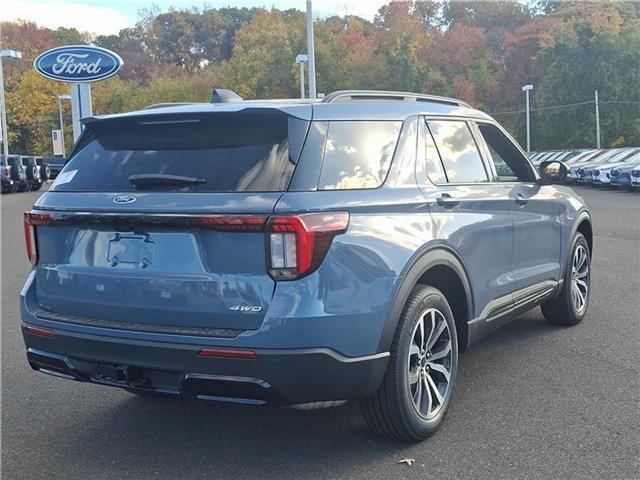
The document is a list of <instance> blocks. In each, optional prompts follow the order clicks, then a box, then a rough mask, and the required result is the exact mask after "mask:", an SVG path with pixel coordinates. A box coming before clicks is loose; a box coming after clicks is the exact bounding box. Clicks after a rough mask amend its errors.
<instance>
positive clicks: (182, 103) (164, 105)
mask: <svg viewBox="0 0 640 480" xmlns="http://www.w3.org/2000/svg"><path fill="white" fill-rule="evenodd" d="M181 105H195V102H175V103H173V102H166V103H154V104H153V105H147V106H146V107H144V108H143V109H142V110H153V109H154V108H164V107H179V106H181Z"/></svg>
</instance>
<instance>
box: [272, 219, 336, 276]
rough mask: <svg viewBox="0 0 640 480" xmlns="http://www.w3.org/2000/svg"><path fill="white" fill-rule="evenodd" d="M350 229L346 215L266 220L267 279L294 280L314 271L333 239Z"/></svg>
mask: <svg viewBox="0 0 640 480" xmlns="http://www.w3.org/2000/svg"><path fill="white" fill-rule="evenodd" d="M348 226H349V214H348V213H347V212H335V213H331V212H323V213H306V214H303V215H276V216H273V217H270V218H269V221H268V222H267V226H266V230H267V233H268V237H267V240H268V242H269V248H268V252H269V275H271V277H272V278H274V279H275V280H293V279H296V278H300V277H302V276H304V275H307V274H309V273H311V272H313V271H314V270H316V269H317V268H318V267H319V266H320V264H321V263H322V261H323V260H324V257H325V255H326V254H327V251H328V250H329V247H330V246H331V242H332V241H333V237H335V236H336V235H339V234H341V233H344V232H345V231H346V230H347V227H348Z"/></svg>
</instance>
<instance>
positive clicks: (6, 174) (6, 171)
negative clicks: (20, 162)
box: [0, 154, 18, 193]
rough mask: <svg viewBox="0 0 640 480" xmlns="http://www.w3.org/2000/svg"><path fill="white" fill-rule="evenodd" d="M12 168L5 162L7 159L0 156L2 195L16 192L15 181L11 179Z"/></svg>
mask: <svg viewBox="0 0 640 480" xmlns="http://www.w3.org/2000/svg"><path fill="white" fill-rule="evenodd" d="M12 170H13V168H12V166H11V165H9V163H8V162H7V158H6V157H5V156H4V155H3V154H0V174H1V175H2V193H13V192H15V191H17V189H18V187H17V184H16V182H17V180H14V177H13V171H12Z"/></svg>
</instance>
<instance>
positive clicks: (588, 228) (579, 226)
mask: <svg viewBox="0 0 640 480" xmlns="http://www.w3.org/2000/svg"><path fill="white" fill-rule="evenodd" d="M576 232H580V233H581V234H582V235H584V238H585V240H586V241H587V245H589V255H591V256H593V227H592V225H591V216H590V215H589V214H588V213H587V212H586V211H583V212H582V213H581V214H580V215H579V216H578V217H577V218H576V221H575V223H574V229H573V231H572V232H571V238H570V239H569V241H570V242H572V241H573V237H574V236H575V234H576Z"/></svg>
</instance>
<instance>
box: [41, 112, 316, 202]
mask: <svg viewBox="0 0 640 480" xmlns="http://www.w3.org/2000/svg"><path fill="white" fill-rule="evenodd" d="M152 118H153V117H149V120H146V119H145V120H144V121H140V120H119V121H117V123H115V122H113V121H112V122H109V121H106V122H102V124H101V123H100V122H98V123H96V124H95V125H94V126H91V127H89V128H91V132H90V133H89V135H88V136H87V137H86V138H85V140H84V141H83V142H82V144H81V145H80V146H79V149H78V150H77V152H76V153H75V154H74V155H73V157H72V158H71V159H70V160H69V162H68V163H67V164H66V165H65V167H64V168H63V170H62V172H61V173H60V175H59V176H58V177H57V179H56V181H55V182H54V184H53V186H52V188H51V190H55V191H67V192H87V191H89V192H128V191H135V190H137V189H145V190H156V191H157V190H161V191H165V190H166V191H178V192H274V191H275V192H277V191H284V190H286V189H287V186H288V185H289V181H290V179H291V176H292V174H293V171H294V169H295V165H296V162H297V158H298V155H299V153H300V148H301V145H302V143H303V141H304V136H305V135H306V130H307V127H308V122H306V121H304V120H300V119H297V118H294V117H289V116H287V115H286V114H284V113H282V112H269V113H250V114H249V113H246V112H244V113H225V114H215V115H209V116H205V117H200V118H195V117H194V118H186V117H181V118H174V119H171V120H159V121H157V120H152ZM140 175H146V176H151V177H153V178H155V176H158V177H168V176H178V177H182V178H183V179H184V178H185V177H187V178H191V179H197V182H195V181H194V182H192V183H191V182H184V181H182V182H171V181H166V180H165V181H158V182H157V183H154V182H153V181H152V182H146V183H145V184H144V185H141V184H140V183H138V184H137V185H134V184H135V183H136V182H135V176H140Z"/></svg>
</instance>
